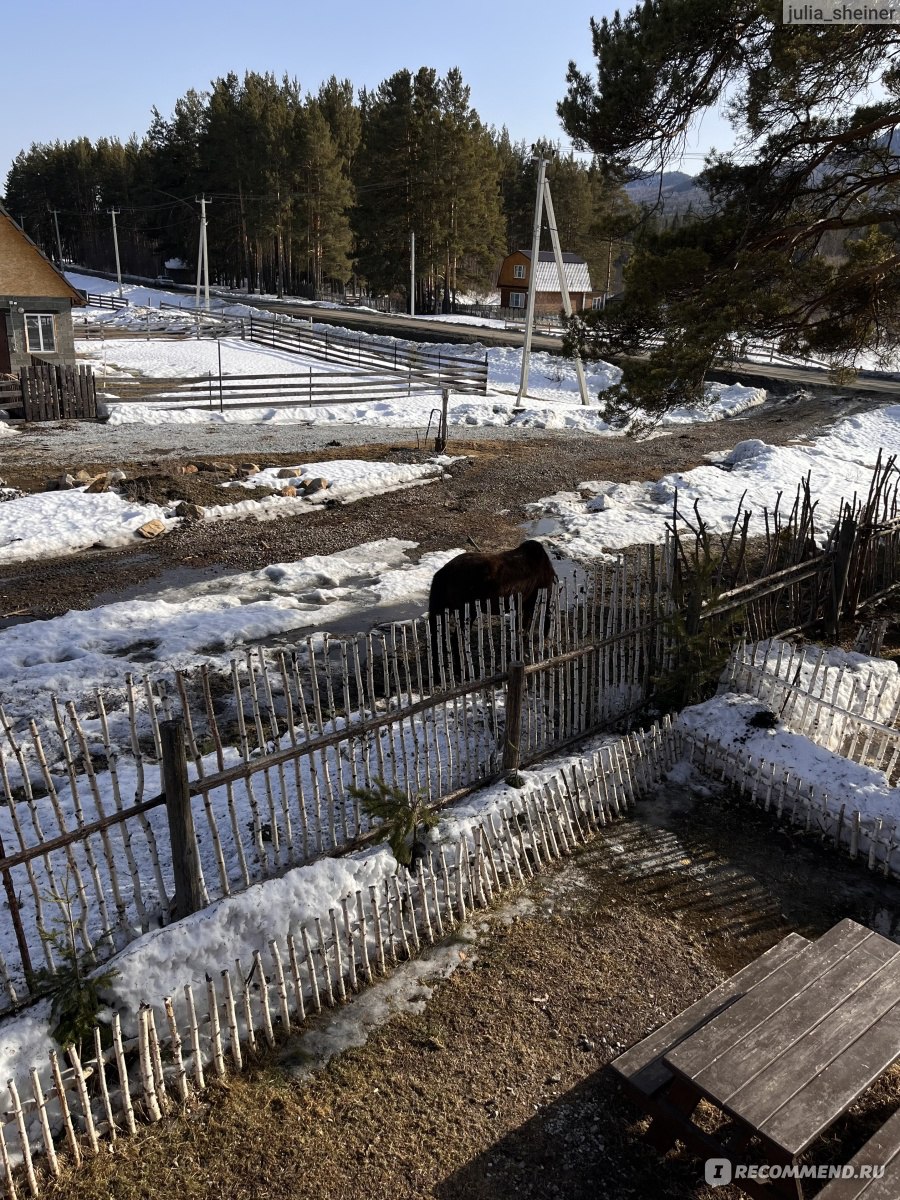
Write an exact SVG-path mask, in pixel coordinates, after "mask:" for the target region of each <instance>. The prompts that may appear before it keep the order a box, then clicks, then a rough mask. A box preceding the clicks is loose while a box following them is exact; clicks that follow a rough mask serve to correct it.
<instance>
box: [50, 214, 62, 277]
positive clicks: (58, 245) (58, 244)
mask: <svg viewBox="0 0 900 1200" xmlns="http://www.w3.org/2000/svg"><path fill="white" fill-rule="evenodd" d="M50 211H51V212H52V213H53V224H54V226H55V228H56V253H57V255H58V257H59V269H60V270H62V265H63V257H62V242H61V241H60V238H59V220H58V218H57V215H56V214H57V213H58V212H59V209H58V208H51V209H50Z"/></svg>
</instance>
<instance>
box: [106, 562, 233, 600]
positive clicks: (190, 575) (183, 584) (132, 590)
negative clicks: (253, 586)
mask: <svg viewBox="0 0 900 1200" xmlns="http://www.w3.org/2000/svg"><path fill="white" fill-rule="evenodd" d="M120 561H121V562H122V563H123V564H124V565H127V564H128V562H129V560H128V559H121V560H120ZM132 561H134V562H138V561H140V562H143V561H144V560H143V559H140V560H139V559H134V560H132ZM242 574H244V572H242V571H240V570H238V569H237V568H230V567H220V566H212V567H185V566H180V567H169V568H168V569H167V570H165V571H160V573H159V574H158V575H154V576H153V578H152V579H145V580H143V581H142V582H141V583H136V584H134V585H133V586H132V587H128V588H116V589H115V590H114V591H107V592H98V593H97V595H96V596H95V597H94V603H93V607H97V608H99V607H100V605H103V604H118V603H120V602H121V601H123V600H142V599H146V598H148V597H151V596H152V597H156V596H159V595H161V594H162V593H163V592H173V591H181V590H182V589H186V588H191V587H195V586H196V585H197V584H198V583H207V582H211V581H213V580H216V579H229V578H231V577H232V576H233V575H242Z"/></svg>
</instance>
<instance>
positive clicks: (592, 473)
mask: <svg viewBox="0 0 900 1200" xmlns="http://www.w3.org/2000/svg"><path fill="white" fill-rule="evenodd" d="M863 402H865V403H870V401H860V400H859V399H858V398H857V399H854V398H852V397H849V396H843V397H841V398H838V397H837V396H833V397H829V396H822V395H818V396H817V397H815V398H812V397H808V396H802V395H801V396H793V397H787V398H784V399H781V400H777V401H776V400H773V401H769V402H767V403H766V404H765V405H763V406H761V407H760V408H759V409H757V410H751V411H750V412H749V413H747V414H745V415H744V416H742V417H740V418H737V419H734V420H730V421H721V422H717V423H712V424H707V425H694V426H690V427H686V428H685V429H684V430H683V431H682V432H678V431H675V432H668V433H665V434H661V435H658V436H656V437H652V438H650V439H648V440H642V441H636V440H632V439H627V438H600V437H587V436H584V435H577V434H576V435H573V434H552V435H551V434H547V433H544V432H539V431H529V430H522V429H507V428H502V429H477V430H471V431H470V430H466V429H452V430H451V442H450V445H449V446H448V448H447V450H448V453H451V454H456V455H466V462H465V463H461V464H458V465H457V466H456V467H454V468H453V469H452V471H451V476H452V477H451V478H450V479H448V480H447V481H445V482H442V483H437V484H432V485H429V486H428V487H423V488H414V489H412V490H410V491H405V492H403V491H401V492H394V493H391V494H388V495H384V496H379V497H374V498H372V499H369V500H362V501H359V502H357V503H354V504H352V505H348V506H346V507H340V508H328V509H324V508H323V509H318V510H316V511H315V512H313V513H308V514H304V515H302V516H297V517H291V518H284V519H281V520H278V521H270V522H266V523H264V524H262V525H261V524H260V523H259V522H258V521H256V520H240V521H228V522H217V523H215V524H214V525H204V524H202V523H191V522H186V523H185V524H184V525H183V526H182V527H181V528H179V529H178V530H177V531H175V532H173V533H170V534H169V535H167V536H166V537H164V538H160V539H157V540H154V541H152V542H142V541H140V540H139V539H136V540H135V544H134V546H133V547H127V548H124V549H121V550H106V551H95V552H85V553H82V554H80V555H76V556H72V557H68V558H65V559H59V560H42V561H40V562H35V563H29V564H28V565H27V567H23V566H22V565H21V564H16V565H15V566H11V567H7V568H3V569H0V619H2V618H3V617H4V616H5V615H7V614H11V613H15V614H17V615H26V616H27V615H33V616H39V617H43V616H52V615H55V614H57V613H60V612H65V611H67V610H68V609H70V608H87V607H90V606H91V605H92V604H94V603H95V602H96V598H97V597H98V596H99V595H102V596H103V597H104V599H106V600H109V599H111V598H114V596H115V593H117V592H119V591H123V590H125V589H128V588H132V587H134V586H135V585H136V584H141V583H145V582H146V583H148V584H150V583H151V582H152V580H153V579H154V578H156V577H157V576H160V575H161V574H163V573H164V572H168V571H171V569H172V568H173V567H187V568H206V569H210V568H212V569H214V568H216V567H218V566H221V567H222V568H230V569H238V570H254V569H258V568H260V567H263V566H266V565H267V564H268V563H271V562H273V561H285V560H291V559H296V558H300V557H302V556H304V555H307V554H329V553H333V552H335V551H338V550H342V549H346V548H347V547H350V546H354V545H357V544H359V543H360V542H365V541H370V540H372V539H375V538H383V537H399V538H406V539H410V540H413V541H416V542H418V543H419V545H420V548H421V551H422V552H424V551H428V550H436V549H446V548H448V547H452V546H465V545H468V544H471V543H470V539H471V541H473V542H475V543H476V544H478V545H479V546H480V547H482V548H483V549H486V550H491V549H501V548H505V547H508V546H510V545H513V544H515V542H516V541H517V540H518V539H519V538H520V536H521V529H520V525H521V522H522V520H523V518H524V515H525V513H524V506H525V504H526V503H527V502H529V501H532V500H537V499H539V498H540V497H541V496H546V495H549V494H551V493H552V492H555V491H558V490H560V489H563V488H566V489H568V488H572V487H574V486H577V484H578V483H580V482H581V481H582V480H586V479H611V480H617V481H627V480H631V479H642V480H652V479H656V478H659V477H660V476H662V475H664V474H666V473H668V472H670V471H676V470H687V469H689V468H691V467H693V466H696V465H697V464H698V463H700V462H701V461H702V460H703V456H704V455H705V454H706V453H707V452H708V451H711V450H721V449H725V448H728V447H730V446H733V445H734V444H735V443H736V442H738V441H741V440H743V439H745V438H751V437H753V438H762V439H764V440H766V441H768V442H770V443H773V444H779V443H784V442H787V441H790V440H791V439H792V438H796V437H800V436H805V435H808V434H811V433H813V432H814V431H815V430H816V429H817V428H819V427H821V426H823V425H825V424H828V423H830V422H831V421H833V420H835V419H837V418H838V417H841V416H845V415H848V414H849V413H850V412H852V411H855V410H856V409H857V408H858V407H859V405H860V403H863ZM23 428H24V432H22V433H21V434H20V435H19V436H18V437H15V438H10V439H8V440H4V441H2V442H0V475H2V477H3V478H4V479H5V480H6V481H7V483H8V484H10V485H11V486H13V487H17V488H21V489H22V490H24V491H37V490H41V489H43V488H44V487H45V485H46V483H47V481H48V480H51V479H55V478H58V477H59V476H60V475H62V474H65V473H70V474H72V475H74V474H75V473H76V472H77V471H79V470H81V471H85V472H87V473H88V474H89V475H92V476H93V475H96V474H98V473H100V472H105V471H109V470H123V471H124V472H125V474H126V476H127V477H128V480H129V481H130V482H128V483H126V484H125V485H124V486H125V487H126V489H131V490H132V491H133V493H134V497H135V498H140V499H144V500H147V499H160V500H165V501H166V502H169V501H171V500H172V499H173V498H175V499H182V500H184V501H187V502H191V503H196V504H200V505H204V504H210V503H213V502H215V503H220V504H221V503H226V502H227V501H228V499H229V498H231V499H234V498H240V499H243V498H245V495H240V494H238V495H237V496H235V493H234V492H233V493H231V494H229V491H228V490H227V489H220V488H218V487H217V486H216V485H217V484H218V483H219V482H221V481H222V480H224V479H225V478H228V477H229V475H230V473H231V471H232V470H233V469H234V468H235V467H237V466H238V465H239V464H241V463H243V462H246V461H247V460H248V459H252V461H254V462H256V463H259V464H260V465H262V466H267V465H288V464H296V463H298V462H312V461H320V460H327V459H332V458H346V457H359V458H367V459H376V460H387V461H401V462H404V461H418V460H420V459H422V458H424V457H427V453H428V452H427V451H426V449H425V448H424V446H421V445H419V444H417V443H420V440H421V439H420V431H416V430H399V429H391V430H379V429H373V428H365V427H359V426H341V427H337V426H331V425H329V426H328V427H327V428H325V429H315V428H311V427H308V426H273V427H259V426H239V425H210V426H206V425H194V426H158V427H152V428H144V427H141V426H134V425H129V426H119V427H109V426H105V425H102V424H87V423H84V424H80V425H74V424H73V423H69V422H62V423H59V424H56V425H49V426H48V425H33V426H25V427H23ZM186 463H195V464H202V465H207V466H208V465H209V464H211V463H219V464H222V466H223V467H224V468H226V470H224V471H219V472H216V471H207V470H203V471H199V472H198V473H197V474H196V475H183V474H181V473H180V469H181V468H182V467H183V466H184V465H185V464H186ZM236 491H237V490H236V489H235V492H236Z"/></svg>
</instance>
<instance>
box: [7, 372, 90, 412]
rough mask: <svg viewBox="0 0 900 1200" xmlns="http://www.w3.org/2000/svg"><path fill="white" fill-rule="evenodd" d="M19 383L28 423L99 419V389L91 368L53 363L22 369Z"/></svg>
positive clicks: (22, 404) (23, 408)
mask: <svg viewBox="0 0 900 1200" xmlns="http://www.w3.org/2000/svg"><path fill="white" fill-rule="evenodd" d="M19 384H20V388H21V393H22V401H21V407H22V410H23V416H24V418H25V420H26V421H63V420H66V419H69V418H71V419H73V420H76V421H96V419H97V387H96V384H95V382H94V372H93V371H92V370H91V368H90V367H85V366H80V367H63V366H57V365H55V364H51V363H41V364H39V365H36V366H31V367H22V368H21V370H20V371H19Z"/></svg>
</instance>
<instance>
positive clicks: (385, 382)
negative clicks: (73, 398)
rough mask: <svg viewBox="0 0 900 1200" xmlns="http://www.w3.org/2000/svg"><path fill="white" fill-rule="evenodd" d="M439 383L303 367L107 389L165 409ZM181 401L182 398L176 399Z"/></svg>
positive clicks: (291, 401)
mask: <svg viewBox="0 0 900 1200" xmlns="http://www.w3.org/2000/svg"><path fill="white" fill-rule="evenodd" d="M435 390H436V385H435V384H434V383H430V382H428V381H426V380H423V379H420V378H417V377H413V376H412V375H410V376H409V377H407V378H406V379H403V378H396V377H392V376H389V375H385V374H377V375H376V374H371V373H365V372H362V371H354V372H346V371H313V370H309V371H302V372H296V373H293V374H289V375H285V374H280V375H213V374H212V373H210V374H209V375H199V376H193V377H189V378H183V379H179V380H173V379H158V380H155V381H148V380H135V381H132V380H119V379H111V380H109V381H107V382H106V383H104V384H103V394H104V395H106V396H110V397H112V396H114V397H116V398H117V399H118V400H122V401H137V402H141V403H146V402H151V401H154V402H158V403H157V405H156V406H157V407H159V408H162V409H178V410H181V409H187V408H195V407H197V406H198V405H199V404H203V403H205V404H206V405H207V406H208V407H209V408H218V409H219V411H220V412H223V411H224V410H225V409H226V408H228V409H232V408H278V407H285V406H291V407H297V406H304V405H305V406H306V407H309V406H314V407H315V406H317V405H329V404H354V403H359V402H360V401H367V400H386V399H391V398H396V397H401V396H412V395H419V394H422V393H433V392H435ZM172 401H181V402H182V403H172Z"/></svg>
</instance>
